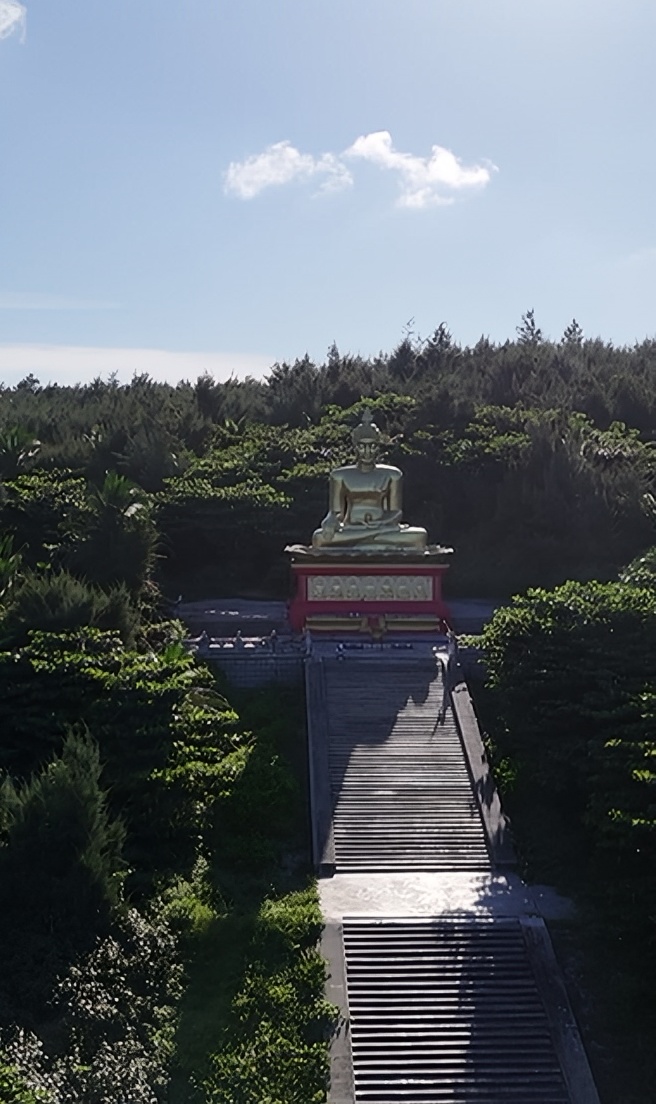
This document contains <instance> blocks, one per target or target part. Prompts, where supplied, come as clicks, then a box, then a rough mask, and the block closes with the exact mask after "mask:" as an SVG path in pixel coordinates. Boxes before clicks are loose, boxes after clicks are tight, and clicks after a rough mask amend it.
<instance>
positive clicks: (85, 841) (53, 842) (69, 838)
mask: <svg viewBox="0 0 656 1104" xmlns="http://www.w3.org/2000/svg"><path fill="white" fill-rule="evenodd" d="M100 773H101V769H100V759H99V755H98V749H97V747H96V745H95V744H94V743H93V742H92V741H91V740H90V739H89V737H88V736H87V735H86V734H83V733H71V734H70V735H69V736H68V737H67V738H66V740H65V742H64V746H63V749H62V753H61V756H60V757H59V758H56V759H54V760H53V761H52V762H51V763H49V764H48V765H47V766H46V767H45V768H44V769H43V770H42V771H40V772H39V773H38V774H35V775H33V777H32V778H31V779H30V781H29V782H27V783H25V784H24V785H23V786H20V787H17V786H16V785H14V783H12V781H11V780H10V779H9V778H5V780H4V782H3V784H2V787H1V788H0V825H1V826H2V831H3V840H2V846H1V847H0V932H2V937H3V946H4V949H5V956H6V958H5V961H6V962H9V963H10V969H8V970H6V972H5V974H4V976H3V981H2V984H1V986H0V992H1V993H2V997H1V1000H0V1005H2V1006H3V1008H2V1014H1V1016H0V1018H2V1019H6V1017H7V1015H8V1014H11V1013H10V1010H11V1009H13V1008H15V1007H21V1006H29V1005H30V1004H32V1005H33V1006H34V1004H35V1002H36V1006H37V1007H38V1003H39V1002H40V1001H42V1000H43V995H44V989H45V993H47V991H48V988H49V987H50V986H51V985H52V971H53V970H54V969H55V968H56V967H57V965H58V964H61V962H65V961H66V959H67V956H68V955H69V954H70V953H72V952H74V951H75V950H76V949H77V948H79V947H80V946H84V945H85V943H87V942H88V940H89V939H90V938H93V935H94V933H95V932H98V931H102V930H105V929H106V928H107V925H108V923H109V920H110V918H111V916H112V914H113V913H114V912H115V911H116V909H117V908H118V906H119V904H120V902H121V899H122V894H121V887H122V881H123V863H122V857H121V851H122V845H123V839H124V830H123V827H122V825H121V824H120V822H118V821H117V820H114V819H112V817H111V816H110V814H109V811H108V807H107V798H106V795H105V793H104V792H103V790H102V789H101V786H100Z"/></svg>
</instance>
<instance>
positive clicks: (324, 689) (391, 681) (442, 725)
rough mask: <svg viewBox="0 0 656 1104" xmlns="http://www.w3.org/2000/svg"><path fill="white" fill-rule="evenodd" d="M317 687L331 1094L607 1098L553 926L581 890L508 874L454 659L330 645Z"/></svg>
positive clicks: (417, 1098) (509, 1102) (388, 1099)
mask: <svg viewBox="0 0 656 1104" xmlns="http://www.w3.org/2000/svg"><path fill="white" fill-rule="evenodd" d="M308 688H309V691H310V693H309V695H308V702H309V703H310V705H309V708H310V710H311V712H312V713H313V715H312V716H311V718H310V720H311V721H312V722H313V723H312V724H311V729H312V730H313V731H314V736H313V740H314V741H315V743H316V742H317V740H320V741H326V740H327V745H328V746H327V756H326V758H325V764H326V770H328V768H329V774H330V803H331V807H332V832H333V833H334V869H335V874H334V877H332V878H325V879H321V880H320V882H319V891H320V898H321V903H322V909H323V913H324V918H325V920H326V933H327V935H326V947H327V949H328V948H329V947H330V948H332V950H331V951H328V953H329V954H330V955H331V971H332V973H333V979H332V982H331V987H332V988H331V996H332V997H333V999H338V1000H339V999H340V998H341V999H342V1001H343V1010H344V1013H345V1015H346V1016H347V1018H348V1024H349V1030H348V1032H347V1033H346V1034H342V1035H341V1036H340V1037H339V1039H338V1041H337V1043H336V1045H335V1051H334V1060H333V1074H334V1076H333V1085H332V1089H331V1094H330V1096H329V1101H330V1102H331V1104H351V1102H355V1104H364V1102H370V1104H396V1102H401V1101H403V1102H404V1104H447V1102H449V1104H451V1102H455V1101H471V1102H473V1101H477V1102H479V1104H598V1097H597V1094H596V1090H595V1088H594V1085H593V1083H592V1079H591V1076H590V1071H589V1067H588V1065H587V1060H586V1058H585V1054H584V1052H583V1050H582V1047H581V1043H580V1039H579V1036H578V1031H577V1028H576V1025H575V1022H574V1020H573V1016H572V1013H571V1009H570V1007H569V1002H568V999H567V995H566V993H565V990H564V986H563V983H562V979H561V977H560V973H559V970H558V967H557V964H556V961H555V958H554V956H553V951H552V949H551V944H550V941H549V938H548V934H547V932H546V928H545V926H544V922H543V917H544V918H550V917H558V916H562V915H565V914H566V913H567V910H568V902H566V901H564V900H563V899H562V898H560V897H558V895H557V894H555V893H553V891H550V890H548V889H546V888H544V887H528V886H526V885H524V884H523V883H522V882H521V880H520V879H519V877H518V876H517V875H516V874H514V873H512V872H508V871H507V870H504V871H499V870H496V869H495V867H494V862H493V858H494V856H493V854H491V853H490V851H489V848H488V846H487V845H486V833H485V825H484V818H482V816H481V811H480V809H479V806H478V802H477V800H476V793H480V792H481V791H480V788H479V787H474V786H473V785H472V781H471V779H472V770H471V766H472V764H471V763H470V761H469V759H468V757H467V754H466V753H465V747H464V745H463V743H462V741H461V738H460V734H459V728H458V725H457V723H456V718H455V717H454V714H453V710H452V706H451V699H450V697H449V696H448V695H446V696H445V694H444V685H443V681H442V673H441V670H440V669H436V666H435V662H434V661H432V662H429V661H427V659H425V658H424V659H421V658H420V657H419V656H417V657H416V658H414V659H413V658H412V657H411V656H407V657H405V658H402V657H401V656H399V657H398V660H396V661H395V658H394V657H393V656H392V655H389V656H383V655H380V656H379V657H378V658H376V657H375V656H374V655H373V654H371V653H368V654H364V655H362V656H357V655H349V656H348V657H347V658H345V659H343V660H341V661H340V660H338V659H336V658H334V656H331V657H330V658H329V657H328V656H326V655H325V652H324V658H323V659H321V660H316V659H315V660H313V661H311V663H310V667H309V683H308ZM316 713H319V714H320V716H316V715H315V714H316ZM467 746H468V749H469V755H470V756H471V755H472V741H471V734H470V735H469V737H468V740H467ZM480 753H482V745H480V742H479V754H480ZM319 761H320V756H319ZM315 773H316V765H315ZM323 835H324V836H325V832H323ZM321 836H322V833H321V832H319V833H316V832H315V840H317V838H318V837H321ZM344 968H345V973H344ZM340 976H343V978H344V982H345V986H344V995H343V998H342V995H341V989H340V980H339V979H340Z"/></svg>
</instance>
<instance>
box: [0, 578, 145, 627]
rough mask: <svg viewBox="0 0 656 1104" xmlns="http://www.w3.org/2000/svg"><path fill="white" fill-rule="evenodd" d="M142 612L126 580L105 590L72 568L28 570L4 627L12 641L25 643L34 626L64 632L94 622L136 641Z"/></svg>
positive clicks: (14, 597) (16, 592)
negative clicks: (44, 571)
mask: <svg viewBox="0 0 656 1104" xmlns="http://www.w3.org/2000/svg"><path fill="white" fill-rule="evenodd" d="M138 625H139V612H138V610H137V609H136V607H135V606H134V605H133V603H132V599H131V597H130V594H129V592H128V590H127V587H126V586H125V584H124V583H119V584H117V585H115V586H113V587H111V588H110V589H109V590H108V591H106V592H105V591H103V590H101V589H100V588H99V587H95V586H92V585H91V584H90V583H87V582H84V580H82V579H76V578H75V576H74V575H71V574H70V573H69V572H68V571H53V572H50V573H46V574H42V575H39V574H36V573H35V572H27V573H26V574H25V575H24V577H23V579H22V581H21V583H20V585H19V586H18V587H16V588H15V589H14V591H13V593H12V595H11V600H10V602H9V603H8V605H7V612H6V615H5V621H4V625H3V629H4V631H5V633H6V635H7V638H8V639H9V640H10V641H11V643H12V644H14V645H15V644H17V643H18V644H24V643H25V642H26V640H27V638H28V635H29V633H30V632H31V631H32V630H37V629H38V630H41V631H43V632H51V633H60V632H70V631H71V630H74V629H82V628H85V627H86V626H89V627H91V626H94V627H97V628H101V629H115V630H117V631H118V632H119V633H120V634H121V637H122V639H123V640H124V641H125V643H126V644H129V643H132V642H133V641H134V638H135V634H136V632H137V628H138Z"/></svg>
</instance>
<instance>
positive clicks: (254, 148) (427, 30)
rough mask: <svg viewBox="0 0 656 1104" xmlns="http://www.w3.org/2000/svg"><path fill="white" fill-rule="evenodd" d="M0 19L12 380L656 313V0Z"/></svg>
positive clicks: (1, 251) (61, 13)
mask: <svg viewBox="0 0 656 1104" xmlns="http://www.w3.org/2000/svg"><path fill="white" fill-rule="evenodd" d="M22 17H24V18H22ZM0 35H2V36H3V37H2V38H1V39H0V157H1V162H0V327H1V329H0V378H2V379H4V380H5V381H6V382H15V380H17V379H19V378H21V377H22V376H23V375H25V374H26V373H27V371H30V370H34V371H36V373H37V375H40V377H41V378H42V380H44V381H45V380H46V379H59V380H61V381H68V380H71V379H85V378H92V377H93V376H94V375H96V374H98V373H101V374H106V373H107V372H109V371H111V370H112V368H116V369H117V370H118V371H119V374H120V375H122V376H126V375H127V376H128V377H129V375H131V374H132V372H133V371H135V370H137V371H142V370H145V371H150V372H151V374H152V375H154V376H156V377H161V378H170V379H177V378H180V377H184V376H186V377H191V378H194V377H195V376H196V375H198V374H199V372H201V371H204V370H210V371H215V372H216V374H217V376H219V377H225V376H227V375H228V374H230V373H231V372H234V373H236V374H238V375H243V374H245V373H247V372H251V373H253V374H260V373H262V372H263V371H264V370H265V369H266V367H267V366H268V365H270V364H272V363H273V362H274V361H276V360H283V359H286V360H293V359H294V358H295V357H297V356H302V355H303V354H304V353H305V352H306V351H308V352H309V353H310V355H311V356H313V357H315V358H317V359H321V358H322V357H323V356H324V354H325V352H326V350H327V348H328V346H329V345H330V344H331V343H332V341H333V340H335V341H336V342H337V344H338V346H339V347H340V349H342V350H343V351H344V352H354V353H355V352H360V353H362V354H365V355H366V354H371V353H375V352H377V351H378V350H380V349H391V348H392V347H393V346H394V345H395V344H396V343H397V342H398V341H399V340H400V338H401V336H402V332H403V327H404V325H405V324H406V323H407V322H408V321H409V319H411V318H412V319H414V323H413V328H414V330H415V331H416V332H417V333H418V334H419V335H421V336H427V335H428V334H429V333H430V332H431V331H432V330H433V329H435V327H436V326H437V325H438V324H439V323H440V322H441V321H443V320H444V321H446V322H447V324H448V325H449V327H450V329H451V330H452V332H453V334H454V336H455V337H456V338H457V339H458V340H460V341H462V342H463V343H465V342H474V341H476V340H477V338H478V337H479V336H480V335H481V333H485V334H488V335H489V336H490V337H491V338H492V339H495V340H505V339H506V338H507V337H512V336H513V335H514V332H515V326H516V325H517V324H518V323H519V321H520V316H521V314H522V313H523V312H524V311H525V310H527V309H528V308H531V307H532V308H534V309H535V312H536V319H537V321H538V323H539V324H540V325H541V326H542V328H543V330H544V331H545V332H546V334H548V335H549V336H551V337H553V338H555V339H557V338H558V337H559V336H560V334H561V333H562V331H563V329H564V328H565V326H566V325H567V323H568V322H569V321H570V320H571V318H572V317H573V316H575V317H576V318H577V319H578V321H579V322H580V323H581V325H582V326H583V329H584V331H585V333H586V334H587V335H588V336H597V335H600V336H601V337H603V338H604V339H606V340H611V341H613V342H615V343H617V344H625V343H628V344H630V343H633V341H635V340H641V339H642V338H644V337H646V336H656V228H655V225H654V205H655V199H654V197H655V195H656V187H655V183H656V127H655V123H654V106H655V104H656V95H655V92H656V76H655V70H656V67H655V66H654V64H653V48H654V42H655V41H656V5H655V4H652V3H649V2H648V0H576V3H572V0H230V2H227V0H177V2H174V0H136V2H135V0H132V2H128V0H102V2H100V0H25V4H24V5H21V4H19V3H18V2H17V0H0Z"/></svg>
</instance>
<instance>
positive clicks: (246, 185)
mask: <svg viewBox="0 0 656 1104" xmlns="http://www.w3.org/2000/svg"><path fill="white" fill-rule="evenodd" d="M345 158H347V159H349V160H354V159H357V158H360V159H361V160H364V161H369V162H370V163H371V164H372V165H377V166H378V168H381V169H386V170H392V171H393V172H396V173H398V175H399V179H400V184H401V190H400V194H399V198H398V201H397V202H398V205H399V206H400V207H414V208H415V209H419V208H424V207H435V206H438V205H443V204H448V203H453V202H454V200H455V197H456V195H457V193H463V192H467V191H473V190H475V189H478V188H484V187H485V185H486V184H489V182H490V179H491V177H492V173H493V172H495V171H496V166H495V165H492V164H487V165H470V166H466V165H463V163H462V161H461V160H460V159H459V158H458V157H456V155H455V154H454V153H452V152H451V150H448V149H445V148H444V146H433V147H432V148H431V153H430V156H429V157H418V156H417V155H415V154H412V153H401V152H400V151H399V150H396V149H394V146H393V145H392V136H391V134H390V133H389V131H387V130H378V131H374V132H373V133H372V134H362V135H361V136H360V137H359V138H356V140H355V142H353V144H352V145H350V146H349V147H348V149H346V150H344V152H343V153H341V154H335V153H322V154H321V155H320V156H319V157H314V156H313V155H312V154H310V153H301V151H300V150H297V149H296V147H295V146H292V144H291V142H276V143H275V144H274V145H272V146H268V147H267V149H265V151H264V153H257V154H254V155H253V156H252V157H247V158H246V160H245V161H232V162H231V164H230V165H229V166H228V170H227V172H226V173H225V176H224V190H225V192H226V194H228V195H234V196H237V198H238V199H253V198H254V197H255V196H257V195H259V194H260V192H263V191H264V190H265V188H271V187H275V186H280V185H282V184H289V183H291V182H292V181H294V180H308V179H310V178H311V177H323V181H322V184H321V187H320V188H319V192H332V191H341V190H342V189H343V188H347V187H349V186H350V185H352V184H353V176H352V174H351V172H350V170H349V168H348V167H347V165H346V163H345V160H344V159H345Z"/></svg>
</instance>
